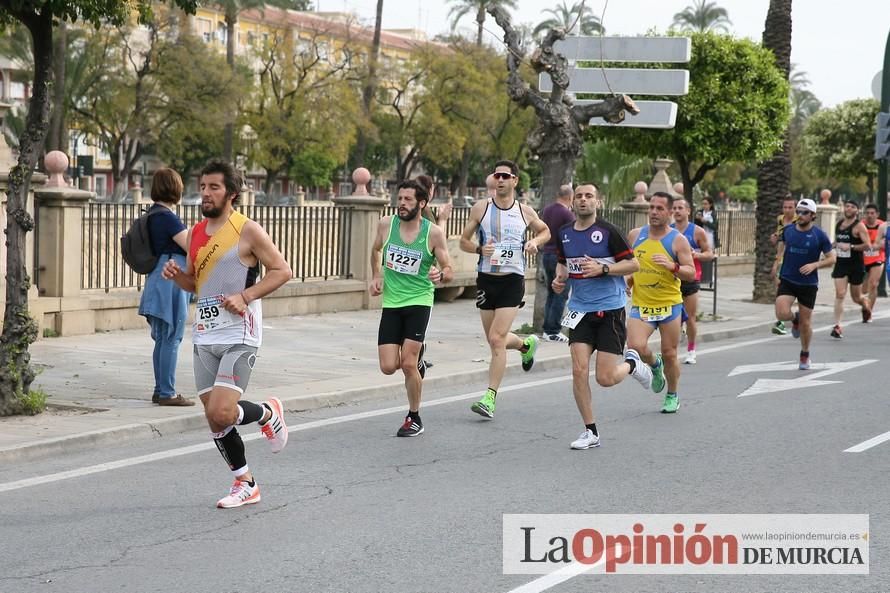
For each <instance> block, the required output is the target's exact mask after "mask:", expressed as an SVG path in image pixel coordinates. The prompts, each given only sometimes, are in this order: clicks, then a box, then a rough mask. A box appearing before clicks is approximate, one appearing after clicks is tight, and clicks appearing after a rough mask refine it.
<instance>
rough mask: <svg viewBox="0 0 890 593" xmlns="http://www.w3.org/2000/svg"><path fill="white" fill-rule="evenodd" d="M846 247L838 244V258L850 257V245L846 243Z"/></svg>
mask: <svg viewBox="0 0 890 593" xmlns="http://www.w3.org/2000/svg"><path fill="white" fill-rule="evenodd" d="M844 245H846V247H841V245H840V244H838V246H837V249H835V251H837V256H838V257H850V244H849V243H844Z"/></svg>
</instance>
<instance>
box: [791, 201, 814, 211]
mask: <svg viewBox="0 0 890 593" xmlns="http://www.w3.org/2000/svg"><path fill="white" fill-rule="evenodd" d="M795 208H796V209H802V210H809V211H810V212H812V213H814V214H815V213H816V202H814V201H813V200H811V199H809V198H804V199H802V200H800V201H799V202H798V203H797V206H795Z"/></svg>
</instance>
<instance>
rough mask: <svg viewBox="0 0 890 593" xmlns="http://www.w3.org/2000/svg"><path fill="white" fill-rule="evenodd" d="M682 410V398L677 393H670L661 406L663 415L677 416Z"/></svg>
mask: <svg viewBox="0 0 890 593" xmlns="http://www.w3.org/2000/svg"><path fill="white" fill-rule="evenodd" d="M679 409H680V396H679V395H677V394H676V393H668V394H667V395H665V396H664V403H663V404H661V413H662V414H675V413H676V412H677V410H679Z"/></svg>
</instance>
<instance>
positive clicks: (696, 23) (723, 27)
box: [673, 0, 732, 33]
mask: <svg viewBox="0 0 890 593" xmlns="http://www.w3.org/2000/svg"><path fill="white" fill-rule="evenodd" d="M673 24H674V26H676V27H679V28H680V30H682V31H698V32H704V31H715V32H718V31H722V32H724V33H728V32H729V25H731V24H732V21H730V20H729V13H728V12H727V11H726V9H725V8H722V7H720V6H717V3H716V2H709V1H707V0H694V2H693V4H692V5H691V6H687V7H686V8H684V9H683V10H682V11H681V12H678V13H677V14H675V15H674V23H673Z"/></svg>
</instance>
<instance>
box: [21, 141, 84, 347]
mask: <svg viewBox="0 0 890 593" xmlns="http://www.w3.org/2000/svg"><path fill="white" fill-rule="evenodd" d="M44 162H45V164H46V167H47V171H48V172H49V174H50V176H51V178H52V177H53V176H54V175H55V174H56V173H61V172H62V171H64V170H65V169H66V168H67V167H68V157H67V156H65V154H64V153H61V152H58V151H53V152H50V153H49V154H47V155H46V158H45V159H44ZM34 193H35V197H36V200H37V204H38V214H37V216H38V220H37V229H38V233H39V236H38V238H37V242H38V254H37V257H38V261H39V262H40V276H39V278H38V279H37V284H38V286H40V295H41V296H49V297H76V296H80V289H81V282H80V277H81V273H82V270H81V268H82V265H83V264H82V260H81V258H82V256H83V239H82V232H83V206H84V204H86V202H87V201H89V200H90V198H94V197H95V194H94V193H93V192H88V191H83V190H80V189H75V188H73V187H68V186H65V185H62V186H59V185H58V184H55V183H53V184H52V185H50V184H47V187H44V188H42V189H38V190H36V191H35V192H34ZM60 333H61V332H60Z"/></svg>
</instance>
